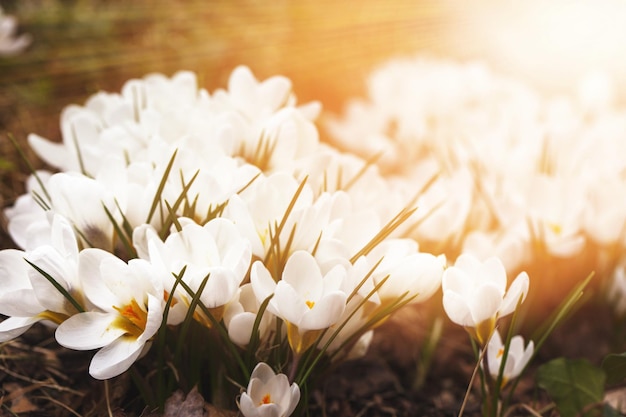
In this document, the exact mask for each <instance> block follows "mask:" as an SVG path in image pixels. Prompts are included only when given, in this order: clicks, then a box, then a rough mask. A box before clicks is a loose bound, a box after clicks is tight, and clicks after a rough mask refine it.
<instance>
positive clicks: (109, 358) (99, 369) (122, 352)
mask: <svg viewBox="0 0 626 417" xmlns="http://www.w3.org/2000/svg"><path fill="white" fill-rule="evenodd" d="M143 347H144V343H141V342H138V341H137V340H133V339H131V338H127V337H120V338H119V339H117V340H116V341H114V342H113V343H111V344H109V345H107V346H105V347H103V348H102V349H100V350H99V351H98V352H97V353H96V354H95V355H94V357H93V359H92V360H91V364H90V365H89V374H90V375H91V376H92V377H94V378H96V379H109V378H113V377H115V376H118V375H120V374H121V373H123V372H125V371H127V370H128V368H130V366H131V365H132V364H133V363H134V362H135V360H137V358H138V357H139V355H140V354H141V352H142V349H143Z"/></svg>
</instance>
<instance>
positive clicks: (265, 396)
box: [259, 394, 272, 405]
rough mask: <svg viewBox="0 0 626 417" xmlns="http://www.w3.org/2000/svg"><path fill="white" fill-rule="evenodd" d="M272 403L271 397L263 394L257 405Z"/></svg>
mask: <svg viewBox="0 0 626 417" xmlns="http://www.w3.org/2000/svg"><path fill="white" fill-rule="evenodd" d="M271 402H272V396H271V395H270V394H265V395H264V396H263V399H262V400H261V402H260V403H259V405H263V404H270V403H271Z"/></svg>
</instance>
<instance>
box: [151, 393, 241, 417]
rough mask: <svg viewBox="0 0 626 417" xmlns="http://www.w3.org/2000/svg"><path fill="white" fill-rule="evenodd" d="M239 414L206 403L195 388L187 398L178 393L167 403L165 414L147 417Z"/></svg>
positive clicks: (232, 415)
mask: <svg viewBox="0 0 626 417" xmlns="http://www.w3.org/2000/svg"><path fill="white" fill-rule="evenodd" d="M236 415H237V413H236V412H233V411H228V410H220V409H218V408H216V407H214V406H212V405H211V404H208V403H206V402H205V401H204V398H203V397H202V395H200V393H199V392H198V390H197V388H196V387H194V388H193V389H192V390H191V391H190V392H189V394H187V396H186V397H185V394H184V393H183V392H182V391H180V390H179V391H176V392H175V393H174V394H172V396H171V397H170V398H168V399H167V401H166V402H165V411H164V413H163V414H156V413H154V414H149V415H146V416H145V417H234V416H236Z"/></svg>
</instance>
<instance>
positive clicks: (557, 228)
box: [548, 223, 563, 235]
mask: <svg viewBox="0 0 626 417" xmlns="http://www.w3.org/2000/svg"><path fill="white" fill-rule="evenodd" d="M548 227H549V228H550V230H552V232H554V234H555V235H560V234H561V232H562V231H563V228H562V227H561V225H560V224H556V223H549V224H548Z"/></svg>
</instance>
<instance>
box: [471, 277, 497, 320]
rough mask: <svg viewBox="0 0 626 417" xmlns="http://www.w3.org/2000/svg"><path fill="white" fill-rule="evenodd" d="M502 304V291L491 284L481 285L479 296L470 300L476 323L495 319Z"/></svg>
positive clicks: (478, 291)
mask: <svg viewBox="0 0 626 417" xmlns="http://www.w3.org/2000/svg"><path fill="white" fill-rule="evenodd" d="M501 304H502V291H501V289H500V288H499V287H498V286H497V285H494V284H493V283H491V282H488V283H485V284H483V285H481V287H480V288H479V289H478V290H477V294H476V295H475V296H474V297H472V298H471V299H470V300H469V306H470V311H471V312H472V319H473V320H474V323H477V324H478V323H481V322H483V321H485V320H487V319H490V318H492V317H495V316H496V314H497V313H498V309H499V308H500V305H501Z"/></svg>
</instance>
